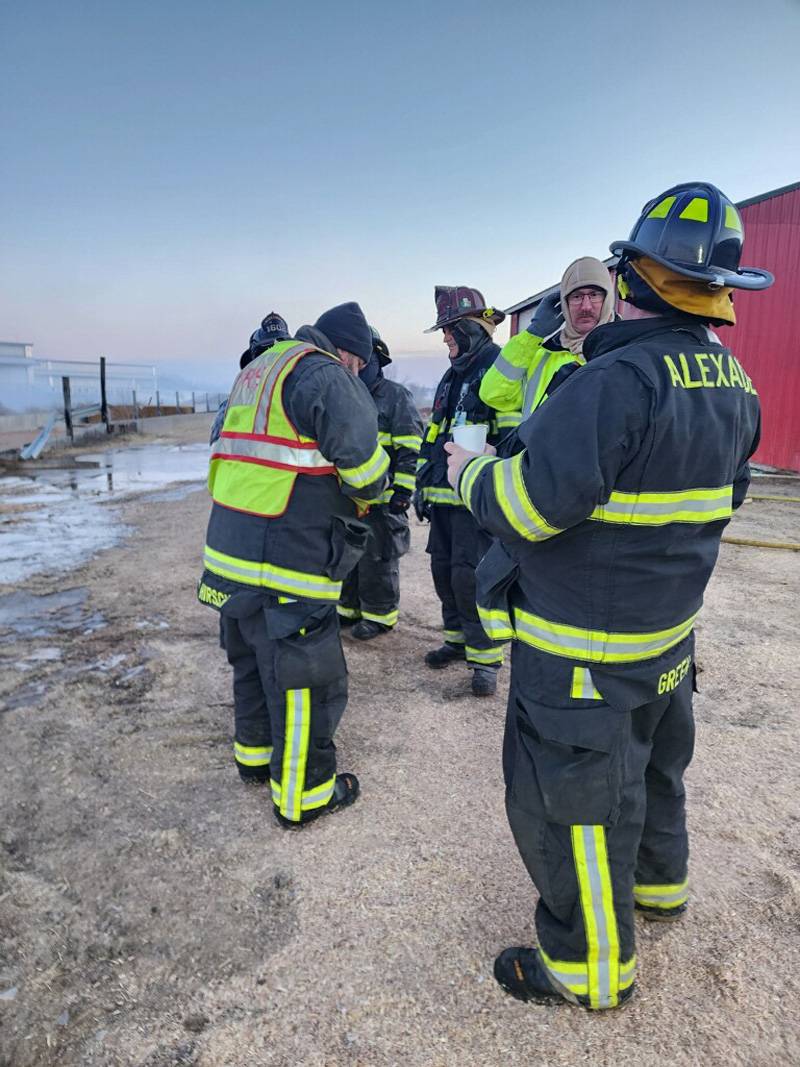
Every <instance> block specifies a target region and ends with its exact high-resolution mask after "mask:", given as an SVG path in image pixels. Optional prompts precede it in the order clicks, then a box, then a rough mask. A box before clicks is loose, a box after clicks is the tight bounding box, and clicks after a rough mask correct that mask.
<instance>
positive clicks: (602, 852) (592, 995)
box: [570, 826, 633, 1008]
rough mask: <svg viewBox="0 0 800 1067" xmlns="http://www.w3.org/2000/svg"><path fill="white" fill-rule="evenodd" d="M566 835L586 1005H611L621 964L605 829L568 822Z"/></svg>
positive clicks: (616, 993) (614, 1002) (616, 996)
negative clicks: (580, 929)
mask: <svg viewBox="0 0 800 1067" xmlns="http://www.w3.org/2000/svg"><path fill="white" fill-rule="evenodd" d="M570 835H571V839H572V855H573V859H574V861H575V872H576V874H577V876H578V890H579V896H580V904H581V911H582V912H583V923H584V930H585V934H586V984H587V992H588V997H589V1007H590V1008H615V1007H616V1006H617V1004H618V1003H619V990H620V980H621V973H620V971H621V968H620V959H619V934H618V932H617V916H616V913H615V911H614V892H613V889H612V885H611V868H610V866H609V862H608V849H607V847H606V829H605V827H604V826H571V827H570ZM632 980H633V979H632V976H631V981H632Z"/></svg>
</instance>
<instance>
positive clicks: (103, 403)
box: [100, 356, 111, 433]
mask: <svg viewBox="0 0 800 1067" xmlns="http://www.w3.org/2000/svg"><path fill="white" fill-rule="evenodd" d="M100 418H101V419H102V421H103V423H104V425H105V428H106V433H111V425H110V424H109V421H108V397H107V396H106V357H105V356H101V357H100Z"/></svg>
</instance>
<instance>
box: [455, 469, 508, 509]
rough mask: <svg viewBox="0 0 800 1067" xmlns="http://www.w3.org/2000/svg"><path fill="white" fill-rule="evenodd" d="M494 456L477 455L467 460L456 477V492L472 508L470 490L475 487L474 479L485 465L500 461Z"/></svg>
mask: <svg viewBox="0 0 800 1067" xmlns="http://www.w3.org/2000/svg"><path fill="white" fill-rule="evenodd" d="M500 462H501V461H500V460H499V459H497V457H496V456H478V457H477V458H476V459H471V460H469V462H468V463H466V464H465V465H464V469H463V470H462V472H461V475H460V477H459V479H458V492H459V496H460V497H461V499H462V500H463V501H464V503H465V504H466V505H467V507H468V508H469V509H470V510H472V490H473V489H474V488H475V481H476V479H477V477H478V475H479V474H480V473H481V471H482V470H484V469H485V468H486V467H490V466H491V465H492V464H493V463H500Z"/></svg>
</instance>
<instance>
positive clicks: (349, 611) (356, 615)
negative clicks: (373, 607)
mask: <svg viewBox="0 0 800 1067" xmlns="http://www.w3.org/2000/svg"><path fill="white" fill-rule="evenodd" d="M336 613H337V615H341V616H342V618H344V619H360V618H361V612H360V611H359V610H358V608H345V607H342V605H341V604H337V605H336Z"/></svg>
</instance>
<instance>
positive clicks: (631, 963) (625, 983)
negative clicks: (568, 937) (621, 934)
mask: <svg viewBox="0 0 800 1067" xmlns="http://www.w3.org/2000/svg"><path fill="white" fill-rule="evenodd" d="M539 955H540V956H541V958H542V963H544V965H545V967H546V968H547V970H548V971H549V973H550V974H551V976H552V977H553V978H554V979H555V981H556V982H558V983H559V984H560V985H562V986H564V987H565V988H566V989H568V990H569V991H570V993H573V994H574V995H575V996H578V997H585V996H588V995H589V968H588V967H587V965H586V964H585V963H576V962H573V961H572V960H554V959H552V958H551V957H550V956H548V955H547V953H546V952H545V951H544V949H543V948H542V946H541V945H540V946H539ZM635 978H636V956H631V958H630V959H629V960H626V961H625V962H624V963H621V964H620V967H619V988H620V989H627V988H628V987H629V986H631V985H633V982H634V979H635Z"/></svg>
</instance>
